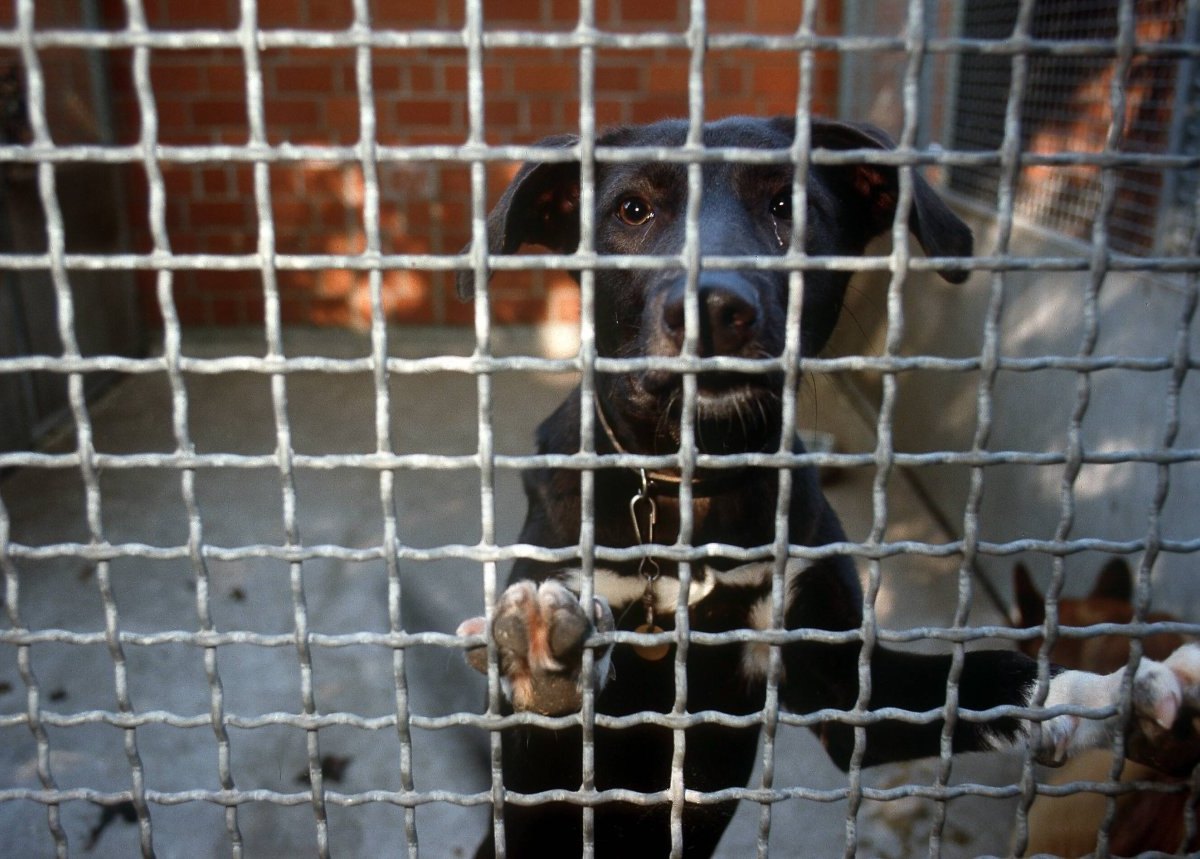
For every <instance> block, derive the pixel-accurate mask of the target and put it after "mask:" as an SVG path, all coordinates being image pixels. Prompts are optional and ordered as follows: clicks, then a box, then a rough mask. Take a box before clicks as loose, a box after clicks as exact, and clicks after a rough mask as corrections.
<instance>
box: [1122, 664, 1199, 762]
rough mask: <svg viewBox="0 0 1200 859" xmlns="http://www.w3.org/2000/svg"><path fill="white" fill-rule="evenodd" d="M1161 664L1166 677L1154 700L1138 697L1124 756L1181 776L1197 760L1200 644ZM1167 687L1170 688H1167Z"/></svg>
mask: <svg viewBox="0 0 1200 859" xmlns="http://www.w3.org/2000/svg"><path fill="white" fill-rule="evenodd" d="M1155 664H1158V665H1161V667H1162V669H1163V671H1164V672H1165V673H1166V674H1167V675H1168V677H1169V679H1168V680H1164V681H1163V682H1162V684H1161V686H1162V688H1163V690H1164V694H1162V695H1161V696H1160V697H1159V698H1158V699H1157V700H1154V699H1153V698H1147V699H1142V700H1139V697H1138V694H1137V693H1138V691H1139V690H1138V688H1137V687H1136V686H1135V688H1134V693H1135V694H1134V714H1135V718H1134V720H1133V723H1132V724H1131V725H1130V726H1129V731H1128V733H1127V735H1126V749H1125V756H1126V757H1128V758H1130V759H1131V760H1134V761H1137V762H1138V763H1141V764H1146V765H1147V766H1150V767H1153V768H1154V769H1156V770H1158V771H1160V772H1164V773H1167V774H1169V775H1177V776H1184V775H1187V774H1189V773H1190V772H1191V771H1192V770H1193V769H1195V767H1196V765H1197V764H1198V763H1200V644H1185V645H1183V646H1182V647H1180V648H1179V649H1178V650H1176V651H1175V652H1174V653H1172V654H1171V655H1170V656H1169V657H1168V658H1167V659H1166V661H1164V662H1162V663H1155ZM1168 687H1169V688H1168Z"/></svg>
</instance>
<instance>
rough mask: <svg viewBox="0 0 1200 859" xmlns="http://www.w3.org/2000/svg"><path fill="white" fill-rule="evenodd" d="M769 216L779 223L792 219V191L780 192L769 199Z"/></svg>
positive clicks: (789, 189)
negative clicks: (779, 221) (772, 216)
mask: <svg viewBox="0 0 1200 859" xmlns="http://www.w3.org/2000/svg"><path fill="white" fill-rule="evenodd" d="M771 214H772V215H774V216H775V217H776V218H778V219H779V220H781V221H790V220H791V219H792V189H791V188H788V189H787V190H786V191H780V192H779V193H778V194H776V195H775V196H774V197H772V198H771Z"/></svg>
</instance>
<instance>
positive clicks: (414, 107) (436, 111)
mask: <svg viewBox="0 0 1200 859" xmlns="http://www.w3.org/2000/svg"><path fill="white" fill-rule="evenodd" d="M392 110H393V111H394V115H395V117H396V119H397V121H398V122H399V124H400V127H401V128H414V127H420V126H430V125H433V126H438V127H441V128H445V127H447V126H449V125H451V124H452V123H453V122H454V105H452V104H450V103H448V102H445V101H442V100H440V99H426V100H422V99H401V100H397V102H396V104H395V105H394V107H393V108H392Z"/></svg>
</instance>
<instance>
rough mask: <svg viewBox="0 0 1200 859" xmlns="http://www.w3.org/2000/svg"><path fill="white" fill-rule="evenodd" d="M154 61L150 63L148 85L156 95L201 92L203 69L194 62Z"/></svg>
mask: <svg viewBox="0 0 1200 859" xmlns="http://www.w3.org/2000/svg"><path fill="white" fill-rule="evenodd" d="M157 59H158V58H157V57H155V60H156V61H155V62H152V63H151V64H150V86H151V87H152V88H153V89H154V92H155V94H156V95H158V97H159V98H161V97H162V96H163V95H170V94H182V95H193V94H196V93H199V92H201V87H202V86H203V83H204V71H203V70H202V69H201V68H200V66H198V65H195V64H194V63H168V62H158V61H157Z"/></svg>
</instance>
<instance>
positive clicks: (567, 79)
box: [513, 57, 579, 95]
mask: <svg viewBox="0 0 1200 859" xmlns="http://www.w3.org/2000/svg"><path fill="white" fill-rule="evenodd" d="M513 88H514V89H515V90H516V91H517V92H520V93H531V92H532V93H554V92H558V93H564V94H565V93H570V94H572V95H574V94H575V93H577V92H578V91H579V68H578V63H577V62H576V61H574V60H568V59H567V58H566V57H559V58H555V59H547V60H544V61H542V62H538V63H536V64H526V65H520V66H517V67H516V68H515V69H513Z"/></svg>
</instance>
